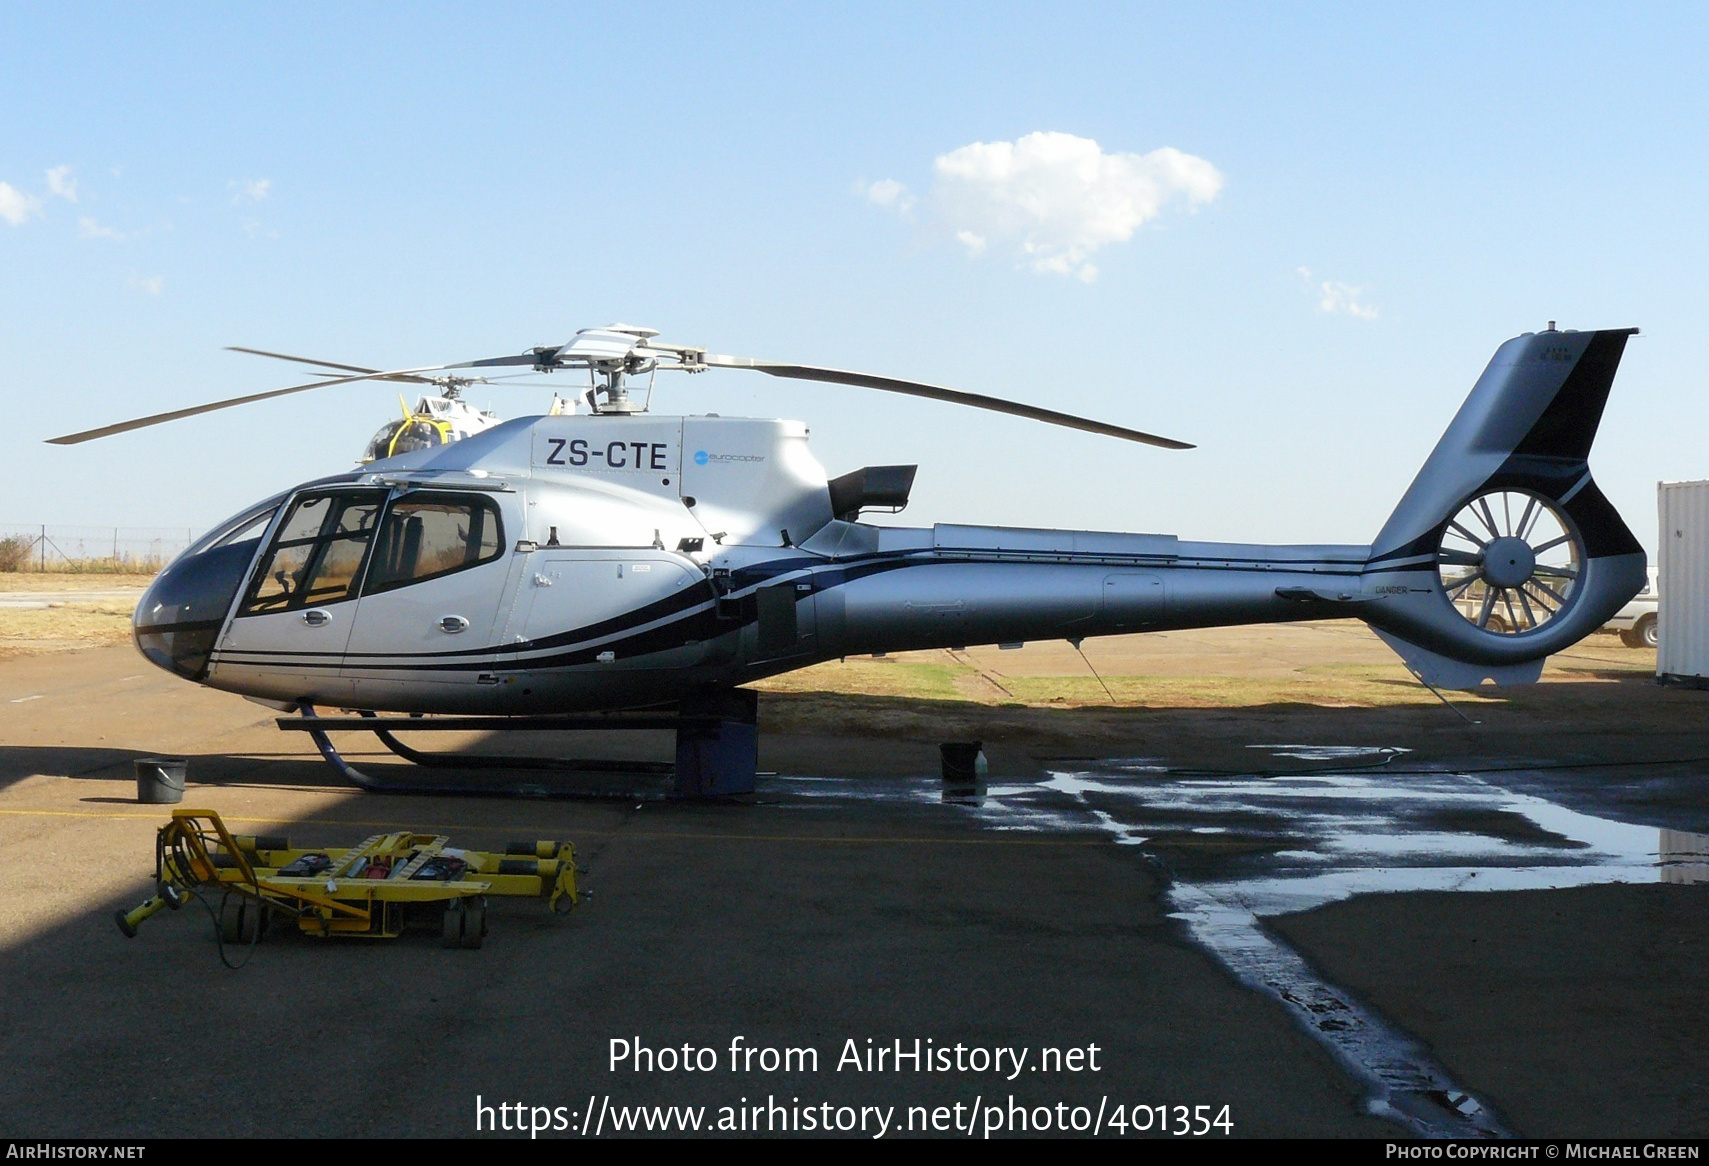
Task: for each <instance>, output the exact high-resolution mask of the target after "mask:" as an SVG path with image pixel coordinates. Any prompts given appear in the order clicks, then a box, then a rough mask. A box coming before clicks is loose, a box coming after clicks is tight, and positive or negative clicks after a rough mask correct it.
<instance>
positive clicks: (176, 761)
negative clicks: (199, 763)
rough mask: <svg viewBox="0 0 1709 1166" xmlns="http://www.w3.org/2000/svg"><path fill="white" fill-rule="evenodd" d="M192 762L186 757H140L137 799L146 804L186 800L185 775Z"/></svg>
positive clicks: (137, 762) (175, 802) (155, 804)
mask: <svg viewBox="0 0 1709 1166" xmlns="http://www.w3.org/2000/svg"><path fill="white" fill-rule="evenodd" d="M189 769H190V762H189V759H188V758H184V757H138V758H137V759H136V800H137V801H139V802H142V803H143V804H144V805H151V806H170V805H176V804H177V803H179V802H181V801H183V800H184V775H185V774H186V773H187V772H189Z"/></svg>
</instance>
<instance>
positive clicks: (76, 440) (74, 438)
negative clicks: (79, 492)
mask: <svg viewBox="0 0 1709 1166" xmlns="http://www.w3.org/2000/svg"><path fill="white" fill-rule="evenodd" d="M443 367H444V366H443V365H428V366H427V367H426V368H400V369H394V370H392V371H390V372H382V373H378V374H364V375H361V376H348V377H335V378H334V379H332V380H327V381H315V382H313V383H311V384H306V385H292V386H291V387H290V388H288V389H273V390H272V391H271V392H266V393H250V394H249V395H248V396H246V397H228V398H227V399H226V400H224V401H212V402H210V403H208V404H206V405H196V406H193V407H191V408H189V409H174V410H172V411H171V412H170V413H155V414H153V415H151V416H148V417H138V418H136V419H135V420H134V421H120V422H119V423H118V424H116V425H103V426H102V427H101V428H99V429H85V430H84V431H83V432H81V433H68V434H66V435H65V436H64V437H50V438H48V439H47V443H48V444H49V445H78V444H80V443H82V442H85V441H93V440H95V439H96V438H97V437H111V436H112V435H113V434H115V433H128V432H130V431H131V430H133V429H146V428H148V427H149V426H150V425H160V424H162V423H164V422H167V421H177V420H179V419H180V418H183V417H194V416H196V415H197V414H200V413H212V412H214V411H215V410H216V409H229V408H231V407H232V406H233V405H247V404H249V403H250V402H251V401H265V400H268V399H269V398H271V397H284V396H288V395H289V394H291V393H301V392H303V391H305V390H307V389H323V388H325V387H326V386H328V385H347V384H350V383H352V382H354V381H373V380H385V379H387V378H389V377H397V376H401V375H404V374H406V373H420V372H436V371H438V370H439V369H440V368H443Z"/></svg>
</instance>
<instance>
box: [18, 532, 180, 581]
mask: <svg viewBox="0 0 1709 1166" xmlns="http://www.w3.org/2000/svg"><path fill="white" fill-rule="evenodd" d="M195 537H196V532H195V531H193V530H190V529H188V528H186V527H182V526H177V527H166V526H54V525H46V524H41V523H37V524H35V525H25V526H7V525H5V524H0V572H4V571H81V572H90V573H102V574H107V573H111V574H117V573H152V572H154V571H158V570H160V568H162V567H164V566H165V565H166V564H167V563H168V562H170V561H171V560H172V558H173V556H174V555H176V554H178V552H179V551H182V550H183V549H184V548H185V547H187V546H189V545H190V543H191V542H193V541H194V540H195Z"/></svg>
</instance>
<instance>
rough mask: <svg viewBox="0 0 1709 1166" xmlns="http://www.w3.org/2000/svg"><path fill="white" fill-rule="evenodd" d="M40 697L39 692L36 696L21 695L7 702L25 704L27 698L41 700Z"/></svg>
mask: <svg viewBox="0 0 1709 1166" xmlns="http://www.w3.org/2000/svg"><path fill="white" fill-rule="evenodd" d="M40 699H41V696H40V695H39V694H38V695H36V696H20V697H19V698H18V699H17V700H9V701H7V702H6V703H7V704H23V703H24V702H25V701H26V700H40Z"/></svg>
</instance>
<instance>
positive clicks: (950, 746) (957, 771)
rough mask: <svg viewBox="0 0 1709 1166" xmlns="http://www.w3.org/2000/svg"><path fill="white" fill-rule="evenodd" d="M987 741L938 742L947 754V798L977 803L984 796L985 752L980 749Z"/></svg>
mask: <svg viewBox="0 0 1709 1166" xmlns="http://www.w3.org/2000/svg"><path fill="white" fill-rule="evenodd" d="M983 745H984V742H983V741H945V742H944V743H943V744H941V745H939V746H938V752H939V753H940V754H942V755H943V778H944V792H943V798H944V801H946V802H959V801H971V802H974V803H975V804H977V803H978V802H979V801H980V800H981V799H983V797H984V795H985V754H983V753H981V752H980V748H981V747H982V746H983Z"/></svg>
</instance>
